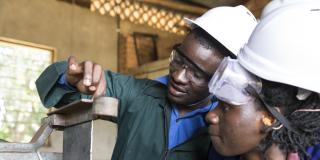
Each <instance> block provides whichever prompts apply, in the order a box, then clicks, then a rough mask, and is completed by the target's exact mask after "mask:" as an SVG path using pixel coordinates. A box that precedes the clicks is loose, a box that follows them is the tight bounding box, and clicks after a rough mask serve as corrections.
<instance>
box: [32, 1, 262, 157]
mask: <svg viewBox="0 0 320 160" xmlns="http://www.w3.org/2000/svg"><path fill="white" fill-rule="evenodd" d="M187 21H188V22H189V23H190V24H191V25H192V30H191V32H190V33H189V34H188V35H187V36H186V38H185V40H184V41H183V42H182V43H181V44H178V45H176V46H175V47H174V48H173V51H172V53H171V56H170V60H171V61H170V73H169V76H168V79H167V80H168V81H167V82H168V83H167V84H168V85H167V86H166V85H163V84H162V83H159V82H156V81H152V80H147V79H143V80H138V79H134V78H133V77H130V76H124V75H120V74H116V73H112V72H110V71H106V72H104V71H103V69H102V67H101V66H100V65H98V64H95V63H93V62H91V61H84V62H82V63H77V61H76V59H75V58H74V57H70V58H69V60H68V63H66V62H58V63H56V64H53V65H51V66H50V67H48V68H47V69H46V70H45V71H44V73H42V75H41V76H40V77H39V79H38V80H37V82H36V83H37V89H38V92H39V95H40V98H41V100H42V102H43V104H44V105H45V106H56V107H59V106H61V105H64V104H67V103H70V102H72V101H74V100H77V99H80V98H83V97H87V98H88V95H91V96H93V97H98V96H111V97H115V98H118V99H119V101H120V103H119V110H118V118H117V120H116V123H117V124H118V137H117V142H116V145H115V148H114V152H113V156H112V159H113V160H116V159H121V160H123V159H130V160H132V159H135V160H142V159H148V160H153V159H155V160H158V159H183V160H189V159H190V160H201V159H207V158H208V151H209V147H210V138H209V136H208V133H207V127H206V125H205V121H204V115H205V114H206V113H207V112H208V111H209V110H211V109H212V108H214V107H215V105H216V102H215V100H214V99H213V98H212V96H211V95H210V94H209V91H208V82H209V80H210V77H211V76H212V74H213V73H214V72H215V70H216V68H217V66H218V65H219V63H220V62H221V60H222V59H223V58H224V57H225V56H232V57H235V55H236V54H237V53H238V51H239V50H240V48H241V47H242V45H243V44H244V43H246V42H247V40H248V37H249V36H250V34H251V32H252V30H253V28H254V27H255V25H256V23H257V22H256V20H255V18H254V16H253V15H252V14H251V13H250V11H248V10H247V9H246V8H245V7H243V6H238V7H218V8H214V9H211V10H210V11H208V12H207V13H205V14H204V15H203V16H201V17H199V18H198V19H196V20H195V21H192V20H187ZM85 94H86V95H85Z"/></svg>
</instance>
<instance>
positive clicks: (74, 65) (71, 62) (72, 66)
mask: <svg viewBox="0 0 320 160" xmlns="http://www.w3.org/2000/svg"><path fill="white" fill-rule="evenodd" d="M67 72H68V74H69V75H76V74H80V73H82V72H83V65H82V64H79V63H78V62H77V61H76V58H75V57H73V56H70V57H69V58H68V70H67Z"/></svg>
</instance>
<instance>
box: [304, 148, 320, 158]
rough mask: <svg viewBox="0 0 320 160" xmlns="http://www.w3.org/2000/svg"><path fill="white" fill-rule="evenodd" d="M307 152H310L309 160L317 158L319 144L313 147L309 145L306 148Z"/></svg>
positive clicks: (319, 153) (318, 155) (319, 149)
mask: <svg viewBox="0 0 320 160" xmlns="http://www.w3.org/2000/svg"><path fill="white" fill-rule="evenodd" d="M307 152H308V153H309V154H310V156H311V160H319V159H320V144H318V145H316V146H313V147H309V148H308V149H307Z"/></svg>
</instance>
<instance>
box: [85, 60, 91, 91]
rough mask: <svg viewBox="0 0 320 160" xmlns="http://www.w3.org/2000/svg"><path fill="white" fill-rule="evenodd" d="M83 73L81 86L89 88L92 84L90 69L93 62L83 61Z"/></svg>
mask: <svg viewBox="0 0 320 160" xmlns="http://www.w3.org/2000/svg"><path fill="white" fill-rule="evenodd" d="M83 66H84V72H83V84H84V85H85V86H87V87H89V86H91V83H92V69H93V62H92V61H85V62H84V65H83Z"/></svg>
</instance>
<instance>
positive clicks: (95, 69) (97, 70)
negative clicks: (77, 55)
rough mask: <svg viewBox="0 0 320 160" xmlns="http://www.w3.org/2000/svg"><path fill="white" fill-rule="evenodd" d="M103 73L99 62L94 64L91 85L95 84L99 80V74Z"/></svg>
mask: <svg viewBox="0 0 320 160" xmlns="http://www.w3.org/2000/svg"><path fill="white" fill-rule="evenodd" d="M102 73H103V70H102V67H101V65H99V64H94V66H93V73H92V85H93V86H97V85H98V84H99V82H100V80H101V74H102Z"/></svg>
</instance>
